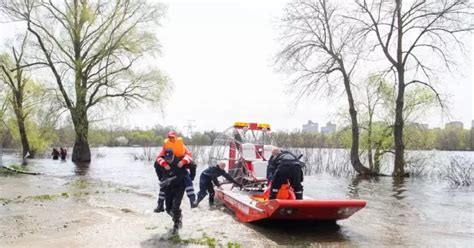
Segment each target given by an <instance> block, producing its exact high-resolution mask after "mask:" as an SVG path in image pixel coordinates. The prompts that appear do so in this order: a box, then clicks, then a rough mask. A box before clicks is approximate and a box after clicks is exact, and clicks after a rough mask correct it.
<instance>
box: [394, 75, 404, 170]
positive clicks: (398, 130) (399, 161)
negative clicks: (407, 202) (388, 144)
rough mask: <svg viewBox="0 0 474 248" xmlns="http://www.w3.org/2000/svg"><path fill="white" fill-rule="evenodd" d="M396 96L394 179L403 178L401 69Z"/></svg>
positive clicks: (402, 91)
mask: <svg viewBox="0 0 474 248" xmlns="http://www.w3.org/2000/svg"><path fill="white" fill-rule="evenodd" d="M398 80H399V83H398V95H397V101H396V107H395V124H394V126H393V139H394V144H395V164H394V168H393V173H392V175H393V176H395V177H403V176H405V168H404V166H405V159H404V153H405V145H404V144H403V127H404V121H403V106H404V100H403V96H404V94H405V84H404V73H403V69H401V70H399V71H398Z"/></svg>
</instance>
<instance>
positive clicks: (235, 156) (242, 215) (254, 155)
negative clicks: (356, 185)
mask: <svg viewBox="0 0 474 248" xmlns="http://www.w3.org/2000/svg"><path fill="white" fill-rule="evenodd" d="M273 147H274V142H273V139H272V133H271V129H270V125H269V124H263V123H260V124H259V123H246V122H236V123H234V125H233V126H232V127H230V128H228V129H226V130H225V131H224V132H222V133H221V134H220V135H219V136H218V137H217V138H216V139H215V141H214V144H213V146H212V148H211V151H210V155H209V161H210V163H211V165H215V164H217V162H218V161H226V162H227V167H226V170H227V171H228V172H229V174H230V175H231V176H232V177H233V178H234V179H236V180H237V181H238V182H240V183H242V185H244V190H241V189H240V190H239V189H237V188H235V187H233V186H232V185H230V184H224V185H222V187H221V188H220V189H216V197H217V199H218V200H219V201H221V202H223V203H224V204H225V206H226V207H227V208H229V209H231V210H232V211H233V212H234V213H235V215H236V217H237V219H238V220H239V221H241V222H253V221H258V220H318V221H336V220H342V219H346V218H349V217H350V216H352V215H353V214H354V213H356V212H357V211H359V210H360V209H362V208H364V207H365V205H366V201H364V200H357V199H335V200H334V199H327V200H322V199H312V198H310V197H308V196H304V197H303V200H296V199H295V196H294V193H293V191H292V189H291V187H290V186H289V185H288V184H287V185H283V186H282V187H281V189H280V191H279V193H278V196H277V199H273V200H269V199H268V195H269V185H268V182H267V179H266V167H267V164H268V162H267V160H268V159H269V158H270V156H271V150H272V149H273Z"/></svg>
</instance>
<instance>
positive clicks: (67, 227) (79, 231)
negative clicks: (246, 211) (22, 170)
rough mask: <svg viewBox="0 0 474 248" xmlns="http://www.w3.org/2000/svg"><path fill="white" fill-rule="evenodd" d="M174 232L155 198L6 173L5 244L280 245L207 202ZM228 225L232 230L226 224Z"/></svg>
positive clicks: (1, 198)
mask: <svg viewBox="0 0 474 248" xmlns="http://www.w3.org/2000/svg"><path fill="white" fill-rule="evenodd" d="M188 204H189V202H188V200H187V199H183V204H182V207H183V215H184V225H183V229H182V230H181V231H180V235H179V236H173V235H171V234H170V228H171V226H172V222H171V218H170V217H169V216H168V215H166V214H164V213H161V214H156V213H153V211H152V210H153V207H154V206H155V196H154V194H152V193H150V192H141V191H140V189H136V188H131V187H126V186H121V185H115V184H111V183H108V182H102V181H93V180H88V179H85V178H80V177H69V178H66V177H65V178H61V177H49V176H44V175H43V176H28V175H19V176H8V177H4V176H2V177H0V217H1V220H2V221H1V224H0V247H176V246H192V247H195V246H198V247H199V246H203V247H208V246H209V247H214V246H215V247H264V246H273V245H276V244H275V243H273V242H271V241H269V240H266V239H264V238H262V237H261V235H259V234H258V232H256V231H255V230H253V229H252V228H250V227H248V226H247V225H244V224H240V225H235V224H236V220H235V219H234V218H232V217H231V216H229V215H227V214H225V213H223V212H222V211H220V210H221V209H215V210H216V211H210V210H209V207H208V206H207V204H202V206H200V207H199V208H198V209H193V210H191V209H190V208H189V206H188ZM226 223H230V225H228V226H232V228H225V226H227V225H226Z"/></svg>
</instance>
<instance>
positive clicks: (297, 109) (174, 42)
mask: <svg viewBox="0 0 474 248" xmlns="http://www.w3.org/2000/svg"><path fill="white" fill-rule="evenodd" d="M165 2H166V4H167V5H168V11H167V14H166V17H165V19H164V20H163V22H162V27H161V28H160V29H159V30H158V35H159V39H160V41H161V45H162V57H161V58H160V59H159V60H160V61H159V65H160V68H161V69H162V70H163V71H165V72H166V73H167V75H168V76H169V77H170V78H171V79H172V81H173V84H174V91H173V93H172V96H171V97H170V100H169V101H168V102H167V103H166V104H165V109H164V110H165V115H164V116H163V115H162V114H161V113H160V111H158V110H156V109H148V108H143V109H141V110H138V111H136V113H134V114H130V115H129V118H128V119H127V120H126V121H125V122H124V124H127V125H130V126H132V127H133V126H140V127H151V126H153V125H156V124H161V125H172V126H176V127H177V128H178V129H179V130H182V131H185V130H186V128H185V126H186V125H187V123H188V120H194V124H195V125H196V127H195V128H194V129H193V130H198V131H203V130H216V131H221V130H223V129H224V128H226V127H228V126H230V125H232V123H233V122H234V121H248V122H266V123H270V124H271V125H272V127H273V129H276V130H283V129H286V130H293V129H295V128H301V126H302V124H304V123H306V122H307V121H308V120H313V121H315V122H318V123H319V124H320V127H321V126H324V125H325V123H326V122H327V121H333V122H334V120H335V115H336V113H337V111H338V110H339V109H340V107H341V106H344V107H345V105H343V104H345V103H346V101H347V100H346V99H345V98H344V96H342V97H340V98H339V99H337V98H335V99H331V100H329V101H328V100H320V101H317V100H315V99H307V100H304V101H302V102H300V103H299V105H297V106H296V105H295V101H294V97H293V96H291V95H287V94H285V90H286V82H287V81H286V77H285V76H284V75H280V74H277V73H276V72H275V71H274V69H273V68H274V67H273V58H274V56H275V54H276V52H277V50H278V44H277V41H276V38H277V35H278V30H277V27H276V23H275V20H276V19H277V18H278V17H279V16H281V15H282V10H283V7H284V6H285V3H286V2H288V1H285V0H278V1H277V0H260V1H255V0H254V1H252V0H234V1H231V0H227V1H223V0H220V1H219V0H214V1H210V0H208V1H201V0H200V1H198V0H194V1H192V0H188V1H185V0H180V1H165ZM5 27H6V26H5V25H2V24H0V43H3V41H1V40H2V39H4V38H5V37H8V36H10V35H11V34H12V30H11V29H10V30H5V29H6V28H5ZM4 31H5V32H4ZM471 43H474V39H473V38H472V37H471ZM473 50H474V49H471V56H467V57H470V61H465V62H464V61H460V62H459V63H460V64H461V65H463V67H462V68H461V69H460V71H463V73H462V74H463V75H460V74H458V76H456V77H455V78H453V77H452V76H448V77H446V80H449V81H450V82H451V81H452V82H453V83H449V84H443V85H445V86H443V90H444V91H445V93H447V94H449V95H451V96H452V97H451V98H450V102H451V105H450V107H451V114H452V117H451V118H450V119H447V118H446V117H445V118H441V117H440V115H439V114H437V113H436V111H433V114H432V115H430V117H429V118H427V119H425V120H420V121H419V122H424V123H429V125H430V127H434V126H444V123H445V122H448V121H451V120H461V121H463V122H464V125H465V127H470V126H471V120H472V119H474V99H473V95H474V87H473V76H472V74H473V71H474V70H473V64H472V58H474V52H473Z"/></svg>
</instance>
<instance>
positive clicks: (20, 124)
mask: <svg viewBox="0 0 474 248" xmlns="http://www.w3.org/2000/svg"><path fill="white" fill-rule="evenodd" d="M17 123H18V131H19V132H20V139H21V146H22V147H23V158H24V157H26V154H28V152H29V155H28V157H29V158H33V157H34V153H33V152H32V151H30V143H29V142H28V136H27V135H26V128H25V122H24V120H22V119H21V118H17Z"/></svg>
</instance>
